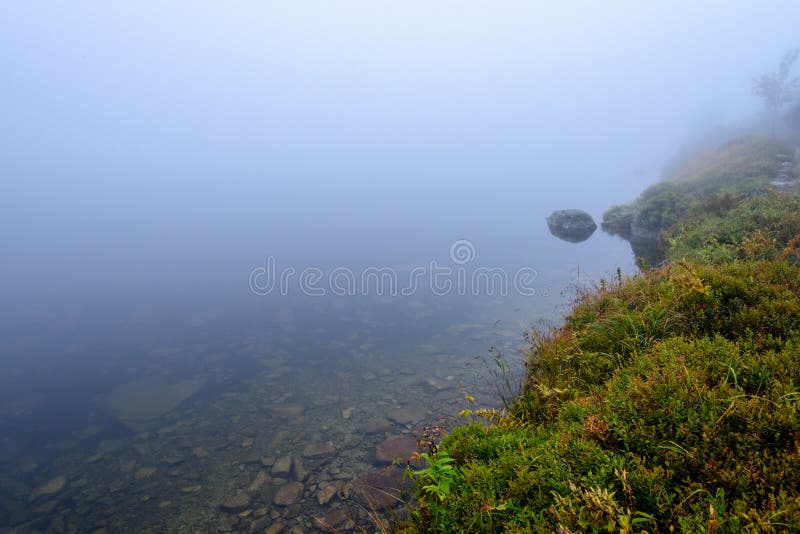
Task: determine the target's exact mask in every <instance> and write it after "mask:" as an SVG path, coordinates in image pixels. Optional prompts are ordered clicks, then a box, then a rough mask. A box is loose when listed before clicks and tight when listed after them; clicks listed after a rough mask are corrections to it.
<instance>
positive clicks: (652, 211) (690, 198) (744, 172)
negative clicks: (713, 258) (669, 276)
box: [603, 137, 793, 241]
mask: <svg viewBox="0 0 800 534" xmlns="http://www.w3.org/2000/svg"><path fill="white" fill-rule="evenodd" d="M792 153H793V150H792V149H791V148H790V147H788V146H786V145H785V144H783V143H779V142H777V141H775V140H773V139H769V138H759V137H752V138H743V139H737V140H734V141H731V142H729V143H726V144H724V145H722V146H720V147H718V148H716V149H715V150H710V151H706V152H703V153H700V154H695V155H694V156H693V157H691V158H690V159H688V161H682V162H680V163H679V164H676V165H674V166H673V168H672V169H671V170H670V171H668V172H667V174H666V176H665V179H664V180H662V181H661V182H658V183H656V184H654V185H652V186H650V187H648V188H647V189H646V190H645V191H644V192H642V194H641V195H640V196H639V198H638V199H636V201H634V202H633V203H631V204H626V205H619V206H614V207H613V208H611V209H609V210H608V211H606V213H604V214H603V228H604V229H605V230H607V231H609V232H611V233H615V234H619V235H621V236H623V237H625V238H626V239H631V240H633V241H658V239H659V238H660V237H661V234H662V233H663V232H665V231H666V232H669V231H671V230H673V229H674V227H675V225H676V224H677V223H678V222H679V221H681V220H684V219H686V218H691V217H692V216H693V215H694V214H696V213H698V212H701V211H702V210H703V209H706V208H707V207H708V206H709V205H710V206H712V207H715V208H716V209H725V208H726V207H729V206H730V205H732V203H733V202H734V200H736V199H738V197H739V196H741V195H748V196H753V195H758V194H761V193H763V192H765V191H766V190H767V188H768V186H769V185H770V182H771V181H772V180H774V179H775V177H776V176H778V175H780V173H781V164H782V162H783V161H785V160H788V159H792Z"/></svg>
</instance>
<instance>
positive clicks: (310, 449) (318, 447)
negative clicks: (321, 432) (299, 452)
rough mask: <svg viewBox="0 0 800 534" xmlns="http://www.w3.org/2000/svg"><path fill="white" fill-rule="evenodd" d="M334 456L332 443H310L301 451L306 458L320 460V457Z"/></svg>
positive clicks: (334, 448) (334, 450)
mask: <svg viewBox="0 0 800 534" xmlns="http://www.w3.org/2000/svg"><path fill="white" fill-rule="evenodd" d="M332 454H336V447H335V446H334V444H333V442H332V441H326V442H324V443H312V444H310V445H306V446H305V448H304V449H303V456H305V457H306V458H320V457H322V456H330V455H332Z"/></svg>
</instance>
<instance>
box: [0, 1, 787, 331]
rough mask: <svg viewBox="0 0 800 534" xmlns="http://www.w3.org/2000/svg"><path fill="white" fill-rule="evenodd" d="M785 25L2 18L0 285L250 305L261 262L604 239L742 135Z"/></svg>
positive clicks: (562, 19)
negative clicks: (609, 216)
mask: <svg viewBox="0 0 800 534" xmlns="http://www.w3.org/2000/svg"><path fill="white" fill-rule="evenodd" d="M797 20H800V6H798V5H797V3H796V2H792V1H786V2H780V1H774V2H769V3H768V4H767V5H765V4H764V3H763V2H736V3H735V4H731V3H730V2H722V1H718V2H702V3H698V2H678V3H676V2H669V3H667V2H663V3H659V4H658V5H650V4H648V5H643V4H642V3H641V2H614V3H613V5H611V6H608V5H606V6H602V7H600V6H598V4H597V3H592V2H571V3H567V4H563V5H556V3H547V4H545V3H542V2H503V3H499V4H498V3H497V2H468V3H465V2H435V3H431V2H402V3H397V2H375V1H369V2H367V1H362V2H350V1H346V2H237V3H234V4H230V3H227V4H225V5H223V4H220V3H212V2H172V3H169V5H161V3H158V5H157V4H156V3H145V4H141V3H124V4H122V3H116V2H115V3H113V4H110V3H107V2H51V3H48V4H47V5H44V4H39V3H32V2H5V3H3V5H2V6H0V44H1V45H2V47H0V69H2V72H3V83H2V84H1V85H0V97H1V98H0V106H2V120H3V128H2V130H0V136H1V138H0V165H2V169H1V170H0V173H2V177H3V178H2V180H3V194H2V195H0V198H1V199H2V200H0V202H1V203H2V209H1V210H0V211H1V212H2V215H0V217H2V221H1V224H0V232H1V234H0V235H1V236H2V238H1V239H2V249H3V276H2V281H1V282H0V287H2V289H3V293H4V294H6V296H11V295H13V296H16V297H21V298H22V299H24V298H28V297H34V296H37V295H38V296H42V295H44V296H47V297H57V296H58V295H61V294H68V293H76V292H78V293H80V294H82V295H84V296H90V295H102V294H104V293H108V292H112V293H113V292H114V291H120V290H130V291H136V292H147V291H154V292H159V291H169V290H170V289H176V288H183V289H186V288H190V289H191V288H194V289H197V288H203V289H209V288H214V287H223V286H230V285H236V284H239V285H240V286H241V287H244V286H245V284H246V280H247V274H248V272H249V271H250V270H251V269H252V268H253V267H254V266H257V265H261V264H263V262H264V258H266V257H267V256H270V255H272V256H275V257H276V258H278V259H279V261H283V262H284V263H288V264H300V265H315V264H319V265H352V266H357V265H367V264H371V265H390V264H396V263H404V262H409V261H423V260H428V259H432V258H434V257H436V256H437V255H446V254H447V248H448V247H449V245H450V243H452V242H453V241H454V240H455V239H460V238H466V239H470V240H471V241H472V242H474V243H476V244H477V245H478V247H479V250H480V251H481V252H482V253H483V254H484V256H483V257H484V258H487V261H489V262H495V263H497V262H501V261H502V258H504V257H506V256H507V255H508V254H509V253H510V252H511V251H518V250H524V249H526V247H534V246H535V244H536V241H535V240H534V239H531V240H530V242H528V241H527V237H526V236H529V235H531V234H532V233H535V232H541V228H542V224H543V218H544V217H545V216H546V215H547V213H548V212H549V211H551V210H553V209H558V208H564V207H577V208H582V209H586V210H587V211H589V212H590V213H592V214H593V215H594V216H595V217H599V216H600V214H601V213H602V211H603V210H604V209H606V208H607V207H608V206H610V205H611V204H614V203H618V202H622V201H627V200H630V199H632V198H634V197H635V196H636V195H637V194H638V192H639V191H640V190H641V189H642V188H643V187H644V186H646V185H647V184H648V183H651V182H652V181H654V180H656V179H658V175H659V169H660V168H661V167H662V166H663V165H664V164H665V163H666V162H668V160H669V158H670V157H671V156H672V155H673V154H674V153H675V152H676V151H677V150H678V149H679V148H680V147H681V146H682V144H683V143H684V142H685V141H686V140H687V139H689V138H690V137H691V136H692V135H697V134H698V132H700V133H702V131H703V130H704V129H708V130H713V129H714V128H718V127H720V126H726V125H728V126H729V125H736V124H740V123H743V122H746V121H748V120H750V118H751V117H752V116H753V115H754V114H755V113H757V112H758V110H759V105H760V104H759V102H758V101H757V100H756V99H755V98H754V97H753V96H752V95H751V92H750V88H751V81H752V78H753V77H754V76H756V75H758V74H760V73H761V72H764V71H765V70H768V69H770V68H772V67H773V65H774V64H775V63H776V62H777V61H778V59H779V58H780V57H781V56H782V54H783V52H784V51H785V50H786V49H788V48H789V47H791V46H793V45H795V44H796V37H797ZM546 253H547V251H544V250H537V251H535V254H546ZM6 302H16V303H19V300H14V301H10V300H6ZM5 311H6V312H7V313H11V314H12V315H13V312H14V310H13V309H10V310H9V309H6V310H5Z"/></svg>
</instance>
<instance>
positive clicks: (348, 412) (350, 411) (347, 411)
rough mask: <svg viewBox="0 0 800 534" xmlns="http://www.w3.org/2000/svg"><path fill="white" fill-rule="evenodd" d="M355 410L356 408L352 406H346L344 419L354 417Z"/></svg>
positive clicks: (343, 411)
mask: <svg viewBox="0 0 800 534" xmlns="http://www.w3.org/2000/svg"><path fill="white" fill-rule="evenodd" d="M353 410H355V408H353V407H352V406H351V407H350V408H345V409H344V410H342V419H350V418H351V417H353Z"/></svg>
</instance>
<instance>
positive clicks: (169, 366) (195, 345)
mask: <svg viewBox="0 0 800 534" xmlns="http://www.w3.org/2000/svg"><path fill="white" fill-rule="evenodd" d="M554 239H555V238H554ZM559 243H560V242H555V241H554V242H553V244H551V245H550V250H558V249H556V247H557V246H561V245H559ZM587 243H588V244H581V245H580V246H583V247H591V248H584V249H580V250H579V253H580V254H584V255H589V256H590V257H592V258H597V259H596V260H594V261H595V263H594V264H591V262H587V263H589V264H590V266H591V265H594V270H593V271H592V270H591V269H590V270H587V269H585V268H581V269H580V270H576V269H574V268H570V269H564V268H563V267H560V265H564V264H565V263H566V264H568V265H574V264H575V263H577V262H575V261H573V260H572V259H566V260H565V258H564V257H554V259H553V260H552V263H553V267H552V268H551V269H550V270H548V271H546V272H542V274H541V284H542V285H541V286H540V288H539V291H538V292H537V294H536V295H535V296H521V295H508V296H494V297H490V296H483V297H463V296H462V297H459V296H453V297H437V296H434V295H428V296H424V295H415V296H414V297H413V298H404V297H396V298H379V297H376V296H373V297H364V298H362V297H355V298H323V299H315V298H306V299H305V300H304V299H303V298H302V297H300V298H294V299H293V298H290V297H287V298H286V299H284V300H281V301H277V302H276V301H268V300H267V301H265V300H263V299H260V298H259V297H253V295H249V294H248V296H247V297H246V298H243V297H241V295H240V296H239V297H235V298H229V296H225V297H224V298H219V299H216V300H215V299H208V301H203V300H202V299H199V300H194V301H193V300H191V299H180V298H176V297H174V296H173V297H169V296H168V297H166V298H165V300H164V302H153V301H149V300H147V298H140V297H136V296H132V297H130V298H127V299H121V300H120V301H119V302H113V301H105V302H99V303H89V302H88V301H83V300H81V299H73V300H69V299H61V300H60V301H59V303H53V302H49V301H48V302H44V303H42V304H41V305H39V306H38V307H37V306H31V307H30V308H31V311H30V312H29V313H28V315H27V317H26V318H25V319H24V320H17V321H16V322H11V323H4V324H0V334H1V335H0V341H2V346H0V349H2V354H4V355H5V357H4V358H2V359H0V533H9V534H10V533H20V534H22V533H69V532H93V533H98V534H99V533H117V532H137V533H148V532H151V533H156V532H248V533H249V532H268V533H277V532H296V533H299V532H351V531H360V530H359V529H360V528H366V529H367V530H376V529H377V525H378V524H379V523H380V522H383V521H390V520H391V519H392V518H393V517H394V516H395V515H396V514H401V513H402V506H401V505H402V502H403V500H404V499H406V498H407V495H405V494H404V493H403V491H402V486H403V484H404V482H403V476H402V475H403V469H402V462H401V465H400V466H397V465H392V464H393V460H395V459H396V458H408V457H409V456H410V455H411V454H412V453H413V452H414V451H415V450H417V449H418V448H419V445H418V440H419V438H420V436H421V435H422V434H423V433H424V432H425V431H426V429H428V430H430V428H431V426H432V427H433V429H434V433H435V431H437V429H440V428H445V429H446V428H449V427H450V426H451V425H453V424H454V423H455V421H456V420H457V414H458V413H459V411H461V410H462V409H463V408H465V407H467V405H466V402H467V401H466V399H465V395H470V396H472V397H474V398H475V399H476V403H477V405H478V406H479V407H499V406H501V399H500V396H499V395H498V389H497V386H498V382H497V379H496V377H493V374H492V371H495V372H496V371H497V370H498V368H497V367H496V366H494V363H493V361H492V358H491V355H490V351H495V352H491V354H498V353H500V354H502V355H503V357H504V358H505V361H506V363H507V365H508V370H509V373H511V376H512V377H514V378H519V377H521V376H522V372H523V368H522V362H523V353H522V350H523V349H524V347H525V341H524V338H523V334H524V332H525V330H526V329H528V328H530V327H531V326H532V325H533V326H536V325H540V324H542V323H547V324H553V323H557V322H558V320H559V319H558V318H559V317H560V316H561V315H562V314H563V313H564V312H566V310H567V306H568V304H569V301H570V298H571V296H572V295H574V286H575V285H576V284H577V285H579V282H580V283H583V281H591V280H596V279H597V278H599V276H600V275H603V273H610V272H613V269H614V266H613V263H612V264H611V267H608V266H609V261H610V260H608V259H607V256H608V255H609V254H611V255H612V257H616V258H620V263H621V264H622V265H623V268H624V269H625V270H626V271H628V272H630V271H632V270H633V269H635V267H634V266H633V265H632V258H630V249H629V248H628V247H627V245H625V244H624V243H622V242H621V241H619V240H617V239H616V238H609V237H606V236H603V237H601V238H597V239H594V238H593V239H592V240H590V241H588V242H587ZM566 246H574V245H565V247H566ZM563 250H566V251H571V250H572V249H567V248H564V249H563ZM592 251H594V252H595V253H594V254H593V255H592V254H588V253H589V252H592ZM603 258H606V259H605V260H604V259H603ZM598 265H599V266H600V267H598ZM590 273H593V274H590ZM137 299H138V300H137ZM122 309H124V310H125V311H124V313H123V312H121V311H119V310H122ZM114 310H117V311H114ZM506 393H508V392H506Z"/></svg>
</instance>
